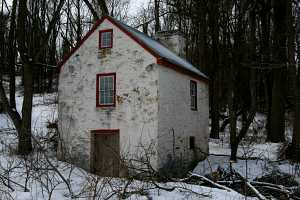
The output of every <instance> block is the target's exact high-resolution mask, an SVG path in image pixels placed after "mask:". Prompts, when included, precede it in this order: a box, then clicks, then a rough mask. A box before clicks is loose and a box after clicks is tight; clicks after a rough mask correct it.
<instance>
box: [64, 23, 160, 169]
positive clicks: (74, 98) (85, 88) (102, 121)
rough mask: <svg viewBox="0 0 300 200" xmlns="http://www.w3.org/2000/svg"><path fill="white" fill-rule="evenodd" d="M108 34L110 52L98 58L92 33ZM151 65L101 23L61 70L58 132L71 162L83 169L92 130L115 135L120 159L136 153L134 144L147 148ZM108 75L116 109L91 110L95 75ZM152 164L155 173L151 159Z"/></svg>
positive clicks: (153, 99)
mask: <svg viewBox="0 0 300 200" xmlns="http://www.w3.org/2000/svg"><path fill="white" fill-rule="evenodd" d="M111 28H112V29H113V34H114V38H113V48H112V49H111V50H110V51H108V52H106V55H105V57H103V58H102V56H100V54H99V50H98V37H99V32H98V31H99V30H100V29H111ZM155 62H156V60H155V58H154V57H153V56H152V55H150V54H149V53H148V52H146V51H145V50H144V49H143V48H142V47H141V46H139V45H138V44H137V43H136V42H133V41H132V40H131V39H130V38H129V37H128V36H127V35H126V34H125V33H123V32H122V31H120V30H119V29H118V28H116V27H114V26H113V25H112V24H111V23H110V22H109V21H108V20H105V21H104V22H103V23H102V24H101V25H100V27H99V28H98V30H96V31H95V32H94V33H93V34H92V35H91V36H90V37H89V39H88V40H87V41H86V42H85V43H84V44H83V45H82V46H81V47H80V48H79V49H78V50H77V51H76V52H75V54H73V55H72V56H71V58H70V59H69V60H68V61H67V62H66V63H65V64H64V66H63V68H62V70H61V73H60V77H59V131H60V134H61V137H62V139H63V141H64V144H65V147H67V152H69V153H71V156H72V157H73V159H74V160H73V162H75V163H76V164H77V165H79V166H81V167H83V168H85V169H89V167H90V148H91V145H90V140H91V137H90V136H91V133H90V130H93V129H120V144H121V155H123V156H124V155H126V156H127V157H128V156H130V154H136V153H137V151H140V149H138V148H137V146H138V145H140V142H142V143H143V144H144V145H148V144H149V143H150V142H152V141H151V140H152V139H154V138H157V128H158V117H157V116H158V103H157V100H158V91H157V90H158V85H157V84H158V68H157V65H155V64H153V63H155ZM110 72H116V98H117V101H116V107H113V108H97V107H96V74H98V73H110ZM141 137H142V138H143V139H141ZM139 153H140V152H139ZM152 164H153V165H154V166H155V167H156V160H155V158H154V160H153V163H152Z"/></svg>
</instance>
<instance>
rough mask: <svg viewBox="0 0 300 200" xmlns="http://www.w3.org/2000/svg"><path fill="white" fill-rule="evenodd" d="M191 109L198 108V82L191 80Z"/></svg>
mask: <svg viewBox="0 0 300 200" xmlns="http://www.w3.org/2000/svg"><path fill="white" fill-rule="evenodd" d="M190 95H191V109H192V110H197V82H196V81H192V80H191V81H190Z"/></svg>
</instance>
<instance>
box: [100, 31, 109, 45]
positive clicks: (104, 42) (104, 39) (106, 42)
mask: <svg viewBox="0 0 300 200" xmlns="http://www.w3.org/2000/svg"><path fill="white" fill-rule="evenodd" d="M111 34H112V32H102V33H101V47H110V45H111Z"/></svg>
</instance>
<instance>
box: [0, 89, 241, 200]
mask: <svg viewBox="0 0 300 200" xmlns="http://www.w3.org/2000/svg"><path fill="white" fill-rule="evenodd" d="M56 99H57V96H56V94H45V95H35V96H34V101H33V114H32V129H33V133H34V135H36V136H41V135H43V136H44V135H46V133H47V131H48V130H47V128H46V127H47V124H48V123H49V122H55V120H56V119H57V104H56V103H55V102H56ZM21 106H22V95H18V96H17V110H18V111H19V113H21ZM13 129H14V126H13V124H12V122H11V120H10V119H9V117H8V116H7V115H5V114H0V135H1V137H0V199H1V200H2V199H5V200H6V199H16V200H27V199H28V200H41V199H55V200H56V199H57V200H62V199H71V193H73V198H75V199H92V197H91V196H93V194H94V193H95V192H96V193H97V194H98V197H97V198H96V199H108V198H110V197H111V198H110V199H120V194H124V193H125V194H127V195H125V196H124V199H153V200H173V199H174V200H175V199H178V200H179V199H182V200H183V199H191V200H193V199H199V198H200V199H205V200H206V199H220V200H235V199H236V200H238V199H244V196H243V195H241V194H239V193H237V192H234V191H226V190H221V189H216V188H210V187H204V186H200V185H192V184H186V183H181V182H168V183H159V185H160V186H161V187H163V188H172V187H174V188H175V189H174V190H172V191H167V190H163V189H159V188H157V187H155V186H154V185H153V184H151V183H149V182H140V181H136V180H135V181H133V182H132V183H130V184H129V185H128V184H127V182H128V181H129V180H127V179H116V178H108V177H105V178H100V177H98V176H95V175H92V174H89V173H88V172H86V171H84V170H82V169H80V168H77V167H75V166H73V165H71V164H68V163H64V162H60V161H58V160H57V159H56V158H55V157H53V156H52V157H49V162H50V163H49V162H47V159H45V156H44V154H43V153H36V154H34V155H33V156H31V157H30V158H28V159H27V160H24V159H23V158H21V157H18V156H16V155H15V154H14V153H13V152H14V150H15V148H16V145H17V136H16V133H15V131H14V130H13ZM46 153H47V152H46ZM51 155H52V154H51ZM53 166H54V168H53ZM29 169H30V170H29ZM54 169H57V170H58V172H57V171H55V170H54ZM8 179H9V180H10V181H8ZM64 179H65V180H66V182H67V183H69V188H68V184H66V182H64V181H63V180H64ZM1 180H4V182H2V181H1ZM4 184H8V185H9V187H11V189H9V188H8V187H7V186H5V185H4ZM126 185H127V189H126V190H125V188H126V187H125V186H126ZM24 187H26V188H27V190H28V191H25V188H24ZM142 189H143V190H142ZM70 191H71V192H70ZM124 191H129V192H124Z"/></svg>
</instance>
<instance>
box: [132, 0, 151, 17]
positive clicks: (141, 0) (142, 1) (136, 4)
mask: <svg viewBox="0 0 300 200" xmlns="http://www.w3.org/2000/svg"><path fill="white" fill-rule="evenodd" d="M148 2H149V0H131V1H130V8H129V13H130V15H134V14H135V13H136V12H137V10H138V9H139V8H141V7H146V6H147V3H148Z"/></svg>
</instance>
